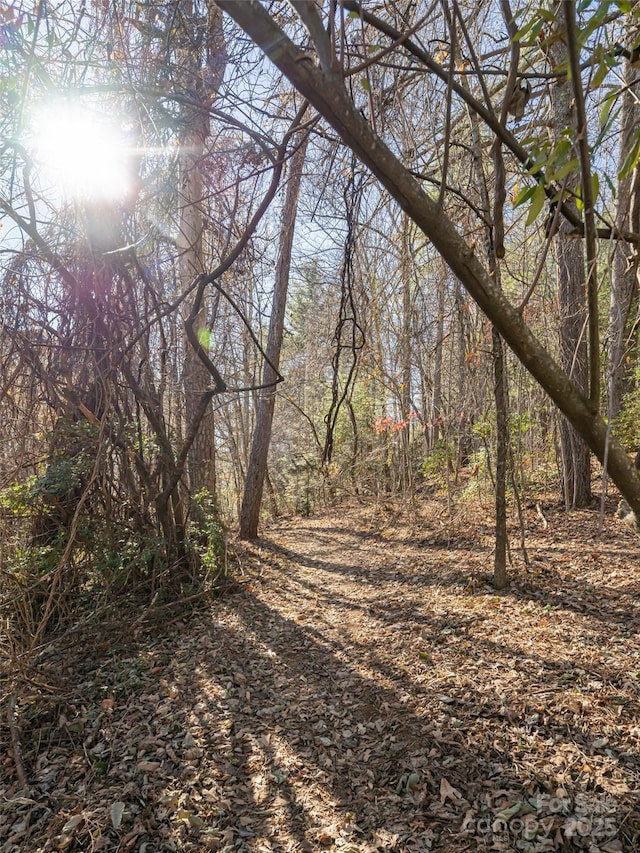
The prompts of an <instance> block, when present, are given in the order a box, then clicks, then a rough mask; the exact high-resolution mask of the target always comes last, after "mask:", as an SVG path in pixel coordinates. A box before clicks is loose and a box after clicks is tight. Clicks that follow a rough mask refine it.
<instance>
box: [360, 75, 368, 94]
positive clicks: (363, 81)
mask: <svg viewBox="0 0 640 853" xmlns="http://www.w3.org/2000/svg"><path fill="white" fill-rule="evenodd" d="M360 85H361V86H362V88H363V89H364V90H365V92H370V91H371V83H369V80H368V78H367V77H361V78H360Z"/></svg>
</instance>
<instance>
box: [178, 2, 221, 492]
mask: <svg viewBox="0 0 640 853" xmlns="http://www.w3.org/2000/svg"><path fill="white" fill-rule="evenodd" d="M179 5H180V24H181V28H182V40H183V44H184V47H183V48H182V49H181V50H179V51H178V52H177V53H178V57H179V60H180V67H179V68H178V69H177V71H176V74H177V75H178V78H179V81H178V82H179V84H180V87H181V88H182V89H184V91H185V92H188V93H189V96H190V98H194V97H195V98H196V100H197V101H198V102H199V103H198V104H197V105H196V106H188V105H183V107H182V110H181V120H182V123H183V125H184V127H185V131H184V133H183V136H182V138H181V140H180V149H181V160H180V166H181V168H180V199H179V203H180V220H179V236H178V246H179V249H180V252H181V256H180V277H181V282H182V287H183V289H186V288H187V287H189V286H190V285H191V284H192V282H193V281H194V279H195V278H196V277H197V276H199V275H201V274H202V273H204V271H205V260H204V246H203V232H204V221H205V213H204V208H203V197H204V192H203V182H202V160H203V157H204V153H205V143H206V140H207V137H208V136H209V132H210V127H209V117H208V108H209V105H210V104H211V101H212V99H213V97H214V96H215V94H216V92H217V90H218V88H219V86H220V83H221V82H222V77H223V75H224V67H225V55H224V51H225V47H224V36H223V32H222V13H221V12H220V10H219V9H218V8H217V7H215V6H213V4H210V8H209V14H208V27H207V33H208V35H207V40H206V44H203V43H201V36H200V35H199V34H197V33H196V25H195V22H194V17H195V11H196V10H195V8H194V3H193V2H192V1H191V0H182V2H181V3H180V4H179ZM205 71H209V72H210V73H208V74H206V73H205ZM185 308H186V309H188V310H187V315H188V314H189V312H190V308H191V306H190V305H186V306H185ZM194 327H195V330H196V332H197V334H198V336H199V338H200V340H201V343H202V345H203V346H204V348H205V349H207V348H208V347H207V343H206V341H207V338H208V335H209V329H208V316H207V308H206V301H205V300H203V301H202V305H201V306H200V309H199V311H198V313H197V316H196V319H195V323H194ZM182 380H183V385H184V397H185V415H186V423H187V425H189V424H191V423H193V419H194V417H195V416H196V413H197V412H198V409H199V407H200V402H201V400H202V399H203V394H205V393H206V392H207V391H208V390H209V389H210V387H211V384H212V378H211V376H210V374H209V371H208V370H207V368H206V367H205V365H204V364H203V363H202V361H201V360H200V359H199V358H198V355H197V353H196V352H195V350H194V348H193V346H192V345H191V344H190V343H189V341H188V340H185V354H184V369H183V375H182ZM187 428H188V426H187ZM215 458H216V452H215V419H214V413H213V407H212V406H211V405H209V406H208V407H207V410H206V412H205V414H204V417H203V418H202V423H201V424H200V427H199V429H198V431H197V433H196V437H195V439H194V442H193V445H192V447H191V451H190V453H189V459H188V466H187V470H188V473H189V490H190V492H191V495H192V496H193V495H196V494H197V493H198V492H200V491H202V490H203V489H204V490H206V491H207V492H209V494H211V495H212V496H214V497H215V493H216V464H215Z"/></svg>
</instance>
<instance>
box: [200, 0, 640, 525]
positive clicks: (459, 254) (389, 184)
mask: <svg viewBox="0 0 640 853" xmlns="http://www.w3.org/2000/svg"><path fill="white" fill-rule="evenodd" d="M217 2H218V5H219V6H221V8H223V9H224V10H225V11H226V12H227V13H228V14H229V15H230V16H231V17H232V18H233V19H234V20H235V21H236V22H237V23H238V24H239V25H240V26H241V27H242V29H243V30H244V31H245V32H246V33H247V34H248V35H249V36H250V37H251V38H252V40H253V41H254V42H255V43H256V44H257V45H258V46H259V47H260V48H261V49H262V50H263V52H264V53H265V54H266V55H267V56H268V57H269V58H270V59H271V61H272V62H273V63H274V65H276V67H277V68H279V69H280V71H282V73H283V74H284V75H285V76H286V77H287V78H288V79H289V81H290V82H291V83H292V84H293V86H295V88H296V89H298V91H299V92H300V93H301V94H303V95H304V96H305V97H306V98H307V99H308V100H309V102H310V103H311V104H312V105H313V106H314V107H315V108H316V109H317V110H318V112H319V113H320V114H321V115H322V116H323V117H324V118H325V119H326V120H327V121H328V122H329V124H330V125H331V126H332V127H333V129H334V130H335V131H336V133H338V135H339V136H340V138H341V139H342V141H343V142H344V143H345V144H346V145H348V146H349V147H350V148H351V149H352V150H353V151H354V152H355V154H356V155H357V156H358V157H359V158H360V160H361V161H362V162H363V163H364V164H365V165H366V166H368V168H369V169H370V170H371V172H372V173H373V174H374V175H375V176H376V177H377V178H378V180H379V181H380V183H381V184H382V185H383V186H384V187H385V188H386V189H387V191H388V192H389V193H390V194H391V196H392V197H393V198H394V199H395V200H396V201H397V203H398V204H399V205H400V206H401V208H402V209H403V210H405V211H406V212H407V214H408V215H409V216H410V217H411V218H412V219H413V221H414V222H415V223H416V224H417V225H418V226H419V227H420V228H421V229H422V231H423V232H424V233H425V235H426V236H427V237H428V238H429V239H430V240H431V241H432V243H433V245H434V246H435V248H436V249H437V250H438V252H439V253H440V254H441V256H442V257H443V258H444V260H445V261H446V263H447V264H448V265H449V267H450V268H451V270H452V271H453V272H454V273H455V275H456V276H458V278H459V279H460V281H461V282H462V283H463V284H464V286H465V288H466V290H467V291H468V293H469V294H470V295H471V297H472V298H473V299H474V300H475V301H476V303H477V304H478V306H479V307H480V309H481V310H482V311H483V312H484V313H485V314H486V316H487V317H488V318H489V319H490V320H491V322H492V323H493V324H494V325H495V326H496V328H497V329H498V331H499V332H500V333H501V334H502V336H503V337H504V339H505V341H506V342H507V344H508V345H509V346H510V348H511V349H512V350H513V352H514V353H515V355H516V356H517V358H518V359H519V360H520V361H521V362H522V364H523V366H524V367H525V368H526V369H527V370H528V371H529V373H530V374H531V375H532V376H533V377H534V378H535V379H536V381H537V382H539V384H540V385H541V386H542V387H543V388H544V389H545V391H546V392H547V394H549V396H550V397H551V399H552V400H553V401H554V403H555V404H556V405H557V406H558V408H559V409H560V411H561V412H562V413H563V414H564V415H565V416H566V417H567V419H568V420H569V421H570V423H571V424H572V425H573V426H574V427H575V428H576V430H577V431H578V432H579V434H580V435H581V436H582V438H584V439H585V441H586V443H587V444H588V446H589V447H590V448H591V450H592V451H593V453H595V455H596V456H597V457H598V459H600V460H601V461H602V460H603V458H604V453H605V445H606V442H607V439H608V434H607V425H606V423H605V422H604V420H603V418H602V417H600V415H598V414H597V413H594V412H593V411H592V409H591V407H590V406H589V403H588V401H587V400H586V398H585V397H584V394H583V393H582V391H581V390H580V389H579V388H578V387H577V386H576V385H575V383H574V382H573V381H572V379H571V378H570V377H569V376H568V375H567V374H566V373H565V371H564V370H563V369H562V368H561V367H560V365H559V364H558V363H557V362H556V361H555V359H554V358H553V357H552V356H551V355H550V353H549V352H548V351H547V350H546V348H545V347H544V346H543V345H542V344H541V343H540V342H539V341H538V339H537V338H536V337H535V335H534V334H533V333H532V331H531V329H530V328H529V327H528V325H527V324H526V322H525V321H524V319H523V317H522V315H521V314H520V312H519V311H518V310H517V308H515V307H514V306H513V305H512V304H511V303H510V302H509V300H508V299H507V298H506V296H505V294H504V293H502V292H501V291H500V289H499V288H498V287H496V285H495V283H494V282H493V281H492V280H491V277H490V276H489V274H488V272H487V270H486V269H485V268H484V266H483V265H482V263H481V262H480V261H479V260H478V258H477V257H476V255H475V251H474V249H473V247H472V246H470V245H469V244H468V243H466V241H465V240H464V239H463V238H462V237H461V235H460V234H459V233H458V231H457V230H456V228H455V226H454V225H453V223H452V222H451V221H450V220H449V218H448V217H447V216H446V215H445V214H444V213H443V211H442V209H441V208H440V207H439V206H438V204H437V203H436V202H435V201H434V200H433V199H431V198H430V197H429V196H428V195H427V194H426V193H425V192H424V191H423V190H422V188H421V186H420V184H419V183H418V181H417V180H416V179H415V178H414V177H413V175H411V173H410V172H409V171H408V170H407V169H406V168H405V167H404V166H403V164H402V163H401V162H400V160H399V159H398V158H397V157H396V156H395V155H394V154H393V152H392V151H391V149H390V148H389V147H388V146H387V145H386V144H385V143H384V142H383V140H382V139H381V138H380V137H378V136H377V134H376V133H375V132H374V131H373V130H372V128H371V127H370V126H369V124H368V123H367V122H366V120H365V119H364V118H363V116H362V115H361V114H360V113H359V112H358V110H357V109H356V107H355V105H354V103H353V101H352V100H351V99H350V98H349V96H348V94H347V92H346V90H345V88H344V82H343V79H342V76H341V75H339V74H338V73H336V72H332V71H331V72H326V71H323V70H320V69H319V68H318V67H316V66H315V65H314V63H313V61H311V60H310V58H309V56H308V54H306V53H304V52H303V51H302V50H301V49H299V48H298V47H297V46H296V45H295V44H294V43H293V42H291V40H290V39H289V38H288V37H287V36H286V35H285V33H284V32H282V30H281V29H280V28H279V27H278V25H277V24H276V22H275V21H274V20H273V19H272V18H271V17H270V15H269V13H268V12H267V10H266V9H265V8H264V7H263V6H262V5H261V4H260V3H259V2H257V0H243V1H242V2H240V0H217ZM609 472H610V474H611V477H612V479H613V480H614V482H615V484H616V485H617V486H618V488H619V489H620V491H621V492H622V494H623V495H624V497H625V498H626V499H627V501H628V503H629V505H630V506H631V508H632V509H633V510H634V511H635V512H638V513H640V478H639V477H638V475H637V472H636V471H635V470H634V467H633V465H632V463H631V461H630V460H629V458H628V456H627V454H626V452H625V451H624V448H623V447H622V446H621V445H620V443H619V442H618V441H617V440H616V439H615V437H614V438H612V439H611V440H610V450H609Z"/></svg>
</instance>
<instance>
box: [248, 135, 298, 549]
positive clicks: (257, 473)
mask: <svg viewBox="0 0 640 853" xmlns="http://www.w3.org/2000/svg"><path fill="white" fill-rule="evenodd" d="M307 142H308V137H306V138H305V139H304V141H303V142H302V143H301V144H300V146H299V148H298V149H297V151H296V152H295V154H294V155H293V157H292V158H291V173H290V175H289V181H288V183H287V190H286V195H285V200H284V206H283V209H282V222H281V226H280V241H279V246H278V259H277V262H276V274H275V282H274V289H273V305H272V309H271V318H270V320H269V336H268V339H267V349H266V355H267V359H268V361H267V362H266V363H265V366H264V370H263V376H262V384H263V385H270V386H271V387H269V388H265V389H263V390H262V391H261V392H259V394H260V396H259V398H258V410H257V412H256V424H255V427H254V430H253V441H252V444H251V453H250V454H249V465H248V468H247V476H246V478H245V482H244V495H243V498H242V507H241V509H240V538H241V539H255V538H256V537H257V535H258V523H259V520H260V507H261V505H262V493H263V488H264V478H265V474H266V470H267V456H268V453H269V444H270V443H271V426H272V423H273V410H274V407H275V401H276V386H275V383H276V382H277V379H278V374H277V370H278V366H279V364H280V350H281V348H282V334H283V330H284V315H285V307H286V304H287V291H288V289H289V274H290V270H291V250H292V246H293V236H294V232H295V226H296V215H297V211H298V195H299V193H300V183H301V181H302V168H303V165H304V158H305V153H306V150H307Z"/></svg>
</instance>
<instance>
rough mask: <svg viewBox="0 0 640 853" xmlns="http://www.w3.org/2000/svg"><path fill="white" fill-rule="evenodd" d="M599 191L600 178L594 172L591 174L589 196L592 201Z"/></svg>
mask: <svg viewBox="0 0 640 853" xmlns="http://www.w3.org/2000/svg"><path fill="white" fill-rule="evenodd" d="M599 192H600V178H599V177H598V175H597V174H596V173H595V172H594V173H593V174H592V175H591V197H592V198H593V201H594V202H595V201H597V199H598V193H599Z"/></svg>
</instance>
